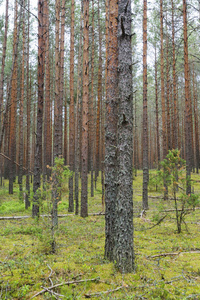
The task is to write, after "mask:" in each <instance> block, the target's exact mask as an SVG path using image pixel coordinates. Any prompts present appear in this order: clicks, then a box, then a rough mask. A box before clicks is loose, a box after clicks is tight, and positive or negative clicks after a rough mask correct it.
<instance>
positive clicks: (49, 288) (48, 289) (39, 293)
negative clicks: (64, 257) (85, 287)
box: [31, 277, 99, 299]
mask: <svg viewBox="0 0 200 300" xmlns="http://www.w3.org/2000/svg"><path fill="white" fill-rule="evenodd" d="M88 281H97V282H98V281H99V277H97V278H93V279H82V280H73V281H66V282H62V283H58V284H55V285H53V286H50V287H48V288H44V289H43V290H41V291H40V292H38V293H37V294H35V295H34V296H33V297H31V299H33V298H35V297H37V296H39V295H41V294H43V293H46V292H47V291H50V290H52V289H55V288H57V287H60V286H63V285H70V284H77V283H83V282H88Z"/></svg>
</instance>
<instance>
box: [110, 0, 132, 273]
mask: <svg viewBox="0 0 200 300" xmlns="http://www.w3.org/2000/svg"><path fill="white" fill-rule="evenodd" d="M131 17H132V16H131V2H130V1H128V2H127V0H120V1H119V6H118V49H119V55H118V72H119V112H118V115H119V120H118V163H119V172H118V194H117V199H116V228H115V230H116V236H115V249H114V260H115V261H116V266H117V268H118V269H119V270H120V271H121V272H123V273H127V272H132V271H133V270H134V251H133V103H132V102H133V99H132V98H133V93H132V50H131Z"/></svg>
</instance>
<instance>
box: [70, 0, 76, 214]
mask: <svg viewBox="0 0 200 300" xmlns="http://www.w3.org/2000/svg"><path fill="white" fill-rule="evenodd" d="M74 6H75V3H74V0H71V35H70V105H69V116H70V119H69V165H70V170H71V171H74V152H75V118H74ZM73 179H74V176H71V177H70V178H69V208H68V211H69V212H73V211H74V199H73V182H74V180H73Z"/></svg>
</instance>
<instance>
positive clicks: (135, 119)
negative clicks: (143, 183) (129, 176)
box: [133, 92, 138, 176]
mask: <svg viewBox="0 0 200 300" xmlns="http://www.w3.org/2000/svg"><path fill="white" fill-rule="evenodd" d="M134 102H135V103H134V121H135V124H134V151H133V153H134V169H135V174H134V175H135V176H137V169H138V150H137V148H138V136H137V105H136V102H137V101H136V92H135V101H134Z"/></svg>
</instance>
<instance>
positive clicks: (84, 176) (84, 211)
mask: <svg viewBox="0 0 200 300" xmlns="http://www.w3.org/2000/svg"><path fill="white" fill-rule="evenodd" d="M83 12H84V27H83V113H82V137H81V139H82V145H81V149H82V151H81V158H82V159H81V162H82V165H81V217H87V216H88V203H87V200H88V194H87V187H88V113H89V112H88V110H89V0H83Z"/></svg>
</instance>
